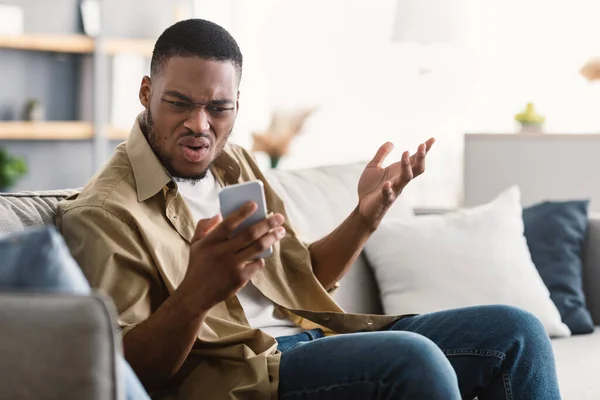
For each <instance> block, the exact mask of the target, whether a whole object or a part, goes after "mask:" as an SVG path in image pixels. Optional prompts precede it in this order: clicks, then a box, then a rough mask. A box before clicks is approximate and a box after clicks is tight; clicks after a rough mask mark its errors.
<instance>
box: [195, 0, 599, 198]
mask: <svg viewBox="0 0 600 400" xmlns="http://www.w3.org/2000/svg"><path fill="white" fill-rule="evenodd" d="M448 1H455V2H456V1H458V0H448ZM463 1H466V3H467V4H468V13H467V18H466V19H465V21H464V24H465V25H466V26H467V28H468V30H469V32H470V35H469V41H468V42H467V43H463V44H461V46H455V47H445V48H443V47H438V48H435V47H434V48H429V49H427V50H425V49H423V47H420V46H416V45H409V44H399V43H392V42H391V40H390V39H391V32H392V24H393V21H392V19H393V16H394V10H395V7H396V1H394V0H378V1H368V0H302V1H301V0H252V1H245V0H213V1H210V0H201V1H200V2H201V3H203V4H204V13H203V12H202V11H199V16H201V17H206V18H209V19H210V14H211V13H210V12H209V10H210V9H211V7H212V6H214V7H213V8H214V9H220V10H223V9H226V10H228V11H227V12H222V11H221V15H229V23H230V25H229V26H230V30H231V31H232V33H233V34H234V36H235V37H236V39H237V40H238V41H239V43H240V46H241V47H242V51H243V53H244V56H245V67H244V78H243V80H242V87H241V90H242V102H241V110H240V116H239V120H238V124H237V127H236V131H235V136H234V139H233V140H235V141H237V142H239V143H241V144H243V145H245V146H248V147H249V146H250V145H251V142H250V133H251V132H252V131H253V130H255V129H260V128H263V127H265V125H266V124H267V123H268V117H269V114H270V112H271V110H272V109H274V108H276V107H292V106H297V105H305V104H317V105H319V107H320V108H319V111H318V112H317V113H316V114H315V115H314V116H313V117H312V118H311V119H310V121H309V123H308V125H307V127H306V129H305V132H304V133H303V135H302V136H300V137H299V138H298V139H297V140H296V141H295V142H294V144H293V146H292V149H291V154H290V155H289V156H288V157H287V158H285V159H284V160H283V161H282V163H281V167H282V168H301V167H310V166H315V165H322V164H330V163H339V162H350V161H356V160H366V159H368V158H370V157H371V156H372V154H374V152H375V151H376V149H377V147H378V146H379V145H380V144H382V143H383V142H384V141H386V140H391V141H392V142H394V143H395V144H396V148H397V151H395V152H394V153H393V154H392V156H391V157H390V159H393V158H397V157H399V155H400V153H401V151H402V150H404V149H410V150H414V148H415V147H416V145H417V144H418V143H419V142H420V141H423V140H425V139H426V138H428V137H430V136H435V137H436V138H437V139H438V142H437V144H436V147H435V149H434V151H432V153H431V155H430V159H429V164H428V171H427V173H426V174H425V175H424V176H423V177H422V178H420V179H419V180H418V182H414V183H413V184H411V190H409V191H407V193H406V196H407V197H409V200H411V201H412V202H413V203H414V204H416V205H418V206H432V207H452V206H455V205H457V204H459V203H460V202H461V193H462V151H463V133H464V132H465V131H479V132H488V131H489V132H499V131H505V132H506V131H514V129H515V124H514V121H513V115H514V114H515V113H516V112H518V111H520V109H521V108H522V107H523V106H524V104H525V103H526V102H528V101H534V102H535V103H536V105H537V106H538V108H539V110H540V111H541V112H542V113H544V114H545V115H546V117H547V124H546V128H547V130H553V131H554V130H556V131H563V132H564V131H576V132H581V131H594V132H597V131H598V130H599V129H600V113H598V112H596V110H597V107H598V106H599V105H600V88H598V87H593V86H590V85H588V84H587V83H586V82H585V81H584V80H583V78H582V77H580V76H579V75H578V69H579V68H580V67H581V65H582V64H583V63H584V62H585V60H586V59H587V58H588V57H590V56H593V55H595V54H600V48H599V46H600V41H599V40H596V38H598V37H600V29H599V27H600V24H597V23H595V21H594V19H595V18H596V17H597V16H598V15H600V2H598V1H597V0H572V1H569V2H566V1H560V2H559V1H547V0H546V1H544V0H503V1H499V0H493V1H492V0H489V1H488V0H486V1H485V2H482V1H480V0H463ZM216 4H218V6H217V5H216ZM457 4H458V3H457ZM198 10H200V7H199V8H198ZM217 13H218V12H217ZM423 23H426V21H424V22H423ZM432 29H435V27H433V28H432ZM595 51H596V52H597V53H594V52H595ZM420 66H427V67H430V68H431V70H432V73H430V74H426V75H422V76H421V75H419V74H418V69H419V67H420ZM261 160H262V162H263V163H264V164H263V165H266V160H265V158H264V157H262V158H261Z"/></svg>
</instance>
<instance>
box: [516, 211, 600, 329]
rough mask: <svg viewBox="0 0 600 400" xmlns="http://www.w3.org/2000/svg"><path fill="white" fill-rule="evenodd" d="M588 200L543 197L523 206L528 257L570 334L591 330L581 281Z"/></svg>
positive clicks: (590, 321)
mask: <svg viewBox="0 0 600 400" xmlns="http://www.w3.org/2000/svg"><path fill="white" fill-rule="evenodd" d="M588 204H589V201H588V200H578V201H545V202H542V203H538V204H535V205H533V206H530V207H527V208H524V209H523V222H524V224H525V238H526V239H527V245H528V246H529V251H530V252H531V258H532V260H533V263H534V264H535V267H536V268H537V270H538V272H539V273H540V276H541V277H542V279H543V280H544V283H545V284H546V286H547V287H548V290H550V297H551V298H552V301H553V302H554V304H556V307H557V308H558V311H560V316H561V318H562V320H563V322H564V323H565V324H566V325H567V326H568V327H569V329H570V330H571V332H572V333H573V334H581V333H590V332H592V331H593V330H594V322H593V321H592V316H591V315H590V312H589V311H588V310H587V308H586V306H585V295H584V294H583V284H582V270H583V260H582V252H583V243H584V241H585V235H586V232H587V226H588Z"/></svg>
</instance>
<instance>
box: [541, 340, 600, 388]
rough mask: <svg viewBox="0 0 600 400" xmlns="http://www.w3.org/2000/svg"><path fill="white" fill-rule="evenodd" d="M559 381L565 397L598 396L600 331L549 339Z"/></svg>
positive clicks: (599, 383)
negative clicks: (566, 337)
mask: <svg viewBox="0 0 600 400" xmlns="http://www.w3.org/2000/svg"><path fill="white" fill-rule="evenodd" d="M552 347H553V348H554V355H555V357H556V364H557V365H556V367H557V371H558V381H559V385H560V392H561V394H562V398H563V399H565V400H570V399H576V400H595V399H598V397H600V395H599V394H600V380H599V379H598V371H600V331H599V330H596V331H595V332H594V333H592V334H590V335H577V336H571V337H570V338H568V339H554V340H552Z"/></svg>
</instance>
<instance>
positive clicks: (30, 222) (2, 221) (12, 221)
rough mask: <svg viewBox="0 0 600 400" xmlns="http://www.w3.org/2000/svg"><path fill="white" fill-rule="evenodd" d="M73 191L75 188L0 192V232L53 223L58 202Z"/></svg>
mask: <svg viewBox="0 0 600 400" xmlns="http://www.w3.org/2000/svg"><path fill="white" fill-rule="evenodd" d="M74 193H77V190H74V189H71V190H49V191H40V192H21V193H2V194H0V233H2V234H4V233H11V232H17V231H20V230H23V229H25V228H27V227H30V226H37V225H46V224H54V222H55V217H56V207H57V205H58V203H59V202H60V201H61V200H63V199H65V198H66V197H68V196H70V195H72V194H74Z"/></svg>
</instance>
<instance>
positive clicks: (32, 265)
mask: <svg viewBox="0 0 600 400" xmlns="http://www.w3.org/2000/svg"><path fill="white" fill-rule="evenodd" d="M0 260H1V261H0V291H11V292H15V291H36V292H55V293H71V294H81V295H85V294H89V293H90V292H91V290H90V286H89V284H88V282H87V280H86V279H85V276H84V275H83V273H82V272H81V269H80V268H79V266H78V265H77V263H76V262H75V260H73V258H72V257H71V254H70V253H69V249H68V248H67V246H66V244H65V243H64V241H63V238H62V236H60V234H59V233H58V232H57V231H56V229H54V228H53V227H43V228H35V229H28V230H26V231H23V232H20V233H17V234H13V235H10V236H5V237H3V238H1V239H0ZM117 368H118V369H119V371H120V373H121V376H122V379H123V381H124V382H125V389H126V393H127V399H128V400H149V399H150V397H149V396H148V394H147V393H146V391H145V390H144V388H143V386H142V384H141V383H140V381H139V380H138V378H137V376H136V375H135V373H134V372H133V370H132V369H131V367H130V366H129V364H127V362H126V361H125V359H124V358H123V357H122V356H121V355H119V356H118V365H117Z"/></svg>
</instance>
